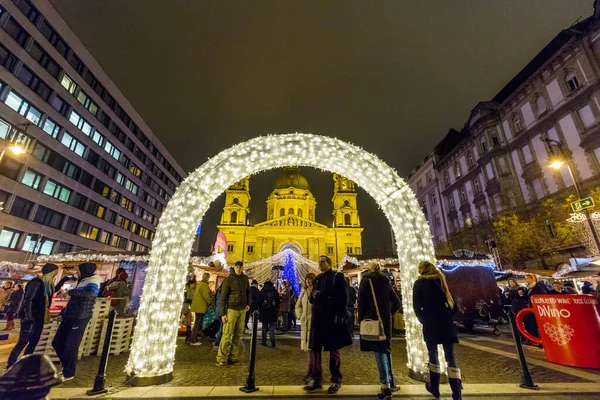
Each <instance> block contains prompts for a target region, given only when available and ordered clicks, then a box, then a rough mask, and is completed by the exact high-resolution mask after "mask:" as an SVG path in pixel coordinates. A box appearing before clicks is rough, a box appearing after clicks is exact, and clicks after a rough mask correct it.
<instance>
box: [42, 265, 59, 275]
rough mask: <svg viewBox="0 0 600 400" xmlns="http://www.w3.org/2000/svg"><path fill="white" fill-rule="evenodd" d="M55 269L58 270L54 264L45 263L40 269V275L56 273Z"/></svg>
mask: <svg viewBox="0 0 600 400" xmlns="http://www.w3.org/2000/svg"><path fill="white" fill-rule="evenodd" d="M57 269H58V266H56V265H55V264H51V263H46V264H44V266H43V267H42V274H44V275H46V274H49V273H50V272H52V271H56V270H57Z"/></svg>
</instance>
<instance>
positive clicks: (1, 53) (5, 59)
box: [0, 45, 17, 71]
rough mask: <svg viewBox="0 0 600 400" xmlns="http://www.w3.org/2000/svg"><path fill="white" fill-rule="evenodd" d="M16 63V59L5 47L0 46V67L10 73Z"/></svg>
mask: <svg viewBox="0 0 600 400" xmlns="http://www.w3.org/2000/svg"><path fill="white" fill-rule="evenodd" d="M16 61H17V59H16V57H15V56H14V55H13V54H12V53H11V52H10V51H8V49H7V48H6V47H4V46H2V45H0V65H2V66H3V67H4V68H6V69H7V70H8V71H12V67H13V66H14V65H15V62H16Z"/></svg>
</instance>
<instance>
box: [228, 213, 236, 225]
mask: <svg viewBox="0 0 600 400" xmlns="http://www.w3.org/2000/svg"><path fill="white" fill-rule="evenodd" d="M229 222H230V223H232V224H235V223H236V222H237V212H235V211H233V212H232V213H231V218H229Z"/></svg>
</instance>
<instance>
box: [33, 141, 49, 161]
mask: <svg viewBox="0 0 600 400" xmlns="http://www.w3.org/2000/svg"><path fill="white" fill-rule="evenodd" d="M51 154H52V151H51V150H50V149H48V148H47V147H46V146H44V145H43V144H41V143H40V142H37V143H36V144H35V147H34V148H33V150H32V151H31V155H32V156H34V157H35V158H37V159H38V160H40V161H41V162H44V163H47V162H48V158H49V157H50V155H51Z"/></svg>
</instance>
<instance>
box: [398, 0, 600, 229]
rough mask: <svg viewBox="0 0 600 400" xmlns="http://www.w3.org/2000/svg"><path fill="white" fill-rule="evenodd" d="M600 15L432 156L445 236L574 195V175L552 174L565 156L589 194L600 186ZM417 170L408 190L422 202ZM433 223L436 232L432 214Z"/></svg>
mask: <svg viewBox="0 0 600 400" xmlns="http://www.w3.org/2000/svg"><path fill="white" fill-rule="evenodd" d="M596 3H598V2H596ZM595 8H596V13H595V15H594V16H591V17H589V18H587V19H585V20H583V21H581V22H579V23H577V24H575V25H573V26H571V27H569V28H567V29H565V30H563V31H561V32H560V33H559V34H558V35H557V36H556V37H554V38H553V39H552V40H551V41H550V42H549V43H548V44H547V45H546V46H545V47H544V48H543V49H542V50H541V51H540V52H539V53H538V54H537V55H535V57H534V58H533V59H532V60H531V61H530V62H529V63H528V64H527V65H526V66H525V68H523V69H522V70H521V71H520V72H519V73H518V74H517V75H516V76H515V77H514V78H513V79H512V80H511V81H510V82H509V83H508V84H507V85H506V86H504V87H503V88H502V89H501V90H500V91H499V92H498V93H497V94H496V96H494V98H493V99H492V100H491V101H485V102H481V103H479V104H477V105H476V106H475V107H474V109H473V110H472V112H471V114H470V116H469V119H468V121H467V123H466V124H465V126H464V127H463V128H462V129H461V130H460V131H458V130H454V129H450V131H449V132H448V133H447V135H446V136H445V137H444V139H443V140H442V141H441V142H440V143H439V144H438V145H437V146H436V148H435V149H434V150H433V155H431V156H428V158H429V157H430V158H432V159H433V161H432V163H433V165H434V171H435V174H434V175H435V177H436V178H437V185H438V189H439V191H440V197H441V207H442V211H441V212H442V214H443V217H444V220H445V223H446V224H445V226H446V227H447V231H446V233H450V232H453V231H456V230H460V229H462V228H464V227H465V226H471V225H473V224H475V223H477V222H481V221H485V220H488V219H490V218H493V217H494V216H495V215H497V214H498V213H499V212H501V211H503V210H507V209H510V210H517V211H525V212H526V211H527V210H530V209H533V208H535V207H538V206H539V204H540V200H543V199H545V198H549V197H556V198H564V197H566V196H567V195H568V194H570V193H573V192H574V190H573V180H572V179H571V177H570V174H569V172H568V169H567V168H566V167H565V168H562V169H560V170H554V169H552V168H550V167H549V160H550V159H552V158H553V157H555V156H557V155H559V154H558V153H560V156H561V157H562V158H563V159H565V160H566V161H568V163H569V165H570V167H571V169H572V171H573V174H574V176H575V179H576V180H577V181H578V183H579V184H580V186H581V187H582V189H583V191H584V192H588V191H589V190H590V189H591V188H594V187H597V186H599V185H600V124H599V121H600V100H599V98H600V62H599V57H600V18H599V17H600V12H599V11H600V10H598V7H597V6H596V7H595ZM425 165H429V164H427V163H424V164H422V167H421V169H424V168H426V167H425ZM427 168H429V167H427ZM418 170H419V169H417V170H416V171H414V172H413V173H412V174H411V176H410V178H409V183H410V185H411V187H412V188H413V190H414V189H415V187H416V190H415V191H416V193H417V195H418V196H419V189H418V188H419V183H418V182H419V180H422V179H420V178H419V177H420V176H421V175H422V174H419V173H418ZM420 200H421V198H420ZM427 205H428V206H430V204H429V203H427ZM427 218H428V220H429V221H430V225H435V222H434V220H433V214H432V213H431V212H428V213H427ZM432 232H434V231H433V230H432ZM434 236H435V233H434Z"/></svg>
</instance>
